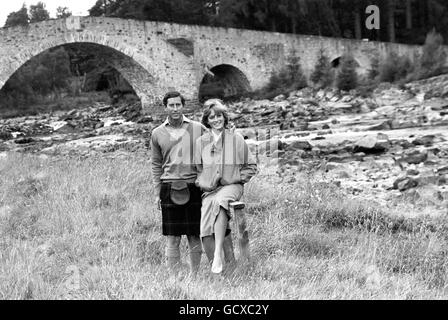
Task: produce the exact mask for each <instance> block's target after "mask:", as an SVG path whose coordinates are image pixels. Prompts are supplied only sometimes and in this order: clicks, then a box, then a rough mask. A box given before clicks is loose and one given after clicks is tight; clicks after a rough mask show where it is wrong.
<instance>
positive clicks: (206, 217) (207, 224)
mask: <svg viewBox="0 0 448 320" xmlns="http://www.w3.org/2000/svg"><path fill="white" fill-rule="evenodd" d="M243 190H244V187H243V185H242V184H229V185H225V186H222V187H219V188H218V189H216V190H214V191H211V192H205V193H204V194H203V195H202V208H201V237H206V236H211V235H213V234H214V233H215V232H214V228H213V227H214V225H215V221H216V218H217V217H218V214H219V211H220V210H221V208H224V209H225V210H226V213H227V216H228V218H229V221H230V219H232V217H231V214H230V210H229V202H233V201H238V200H240V199H241V197H242V195H243ZM229 229H230V224H229V225H228V226H227V232H226V234H228V233H229V232H230V230H229Z"/></svg>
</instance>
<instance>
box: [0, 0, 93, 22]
mask: <svg viewBox="0 0 448 320" xmlns="http://www.w3.org/2000/svg"><path fill="white" fill-rule="evenodd" d="M40 1H41V2H43V3H45V8H46V9H47V10H48V12H50V17H51V18H55V17H56V8H57V7H67V8H69V11H71V12H72V14H73V15H75V16H86V15H88V14H89V12H88V10H89V9H90V8H91V7H93V5H94V4H95V2H96V0H40ZM38 2H39V0H0V27H3V26H4V25H5V22H6V17H7V16H8V14H10V13H11V12H14V11H18V10H20V9H21V8H22V5H23V4H24V3H25V4H26V6H27V8H28V9H29V8H30V5H35V4H37V3H38Z"/></svg>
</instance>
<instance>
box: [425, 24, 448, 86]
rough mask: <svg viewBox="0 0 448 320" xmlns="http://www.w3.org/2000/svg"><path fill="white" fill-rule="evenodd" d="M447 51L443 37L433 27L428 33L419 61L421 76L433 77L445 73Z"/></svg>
mask: <svg viewBox="0 0 448 320" xmlns="http://www.w3.org/2000/svg"><path fill="white" fill-rule="evenodd" d="M446 58H447V53H446V51H445V48H444V46H443V37H442V36H441V35H440V34H439V33H437V32H436V30H435V29H433V30H432V31H431V32H429V33H428V35H427V36H426V40H425V45H424V46H423V54H422V57H421V59H420V63H419V69H420V70H419V73H420V74H419V77H420V78H422V77H432V76H436V75H438V74H441V73H443V72H444V71H445V70H444V69H445V68H444V66H445V63H446Z"/></svg>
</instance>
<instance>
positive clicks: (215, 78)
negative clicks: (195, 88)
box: [198, 63, 252, 102]
mask: <svg viewBox="0 0 448 320" xmlns="http://www.w3.org/2000/svg"><path fill="white" fill-rule="evenodd" d="M250 91H252V89H251V86H250V82H249V79H248V78H247V76H246V75H245V73H244V72H243V71H241V70H240V69H239V68H237V67H235V66H233V65H231V64H226V63H224V64H219V65H216V66H214V67H213V68H211V69H209V70H207V72H206V73H205V75H204V76H203V78H202V81H201V83H200V86H199V94H198V98H199V101H201V102H203V101H205V100H206V99H208V98H230V97H234V96H241V94H244V93H247V92H250Z"/></svg>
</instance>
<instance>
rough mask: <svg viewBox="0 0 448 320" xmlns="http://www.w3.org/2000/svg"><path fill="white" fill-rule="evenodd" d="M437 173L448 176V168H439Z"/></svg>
mask: <svg viewBox="0 0 448 320" xmlns="http://www.w3.org/2000/svg"><path fill="white" fill-rule="evenodd" d="M436 172H437V173H438V174H448V166H444V167H440V168H437V170H436Z"/></svg>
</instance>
